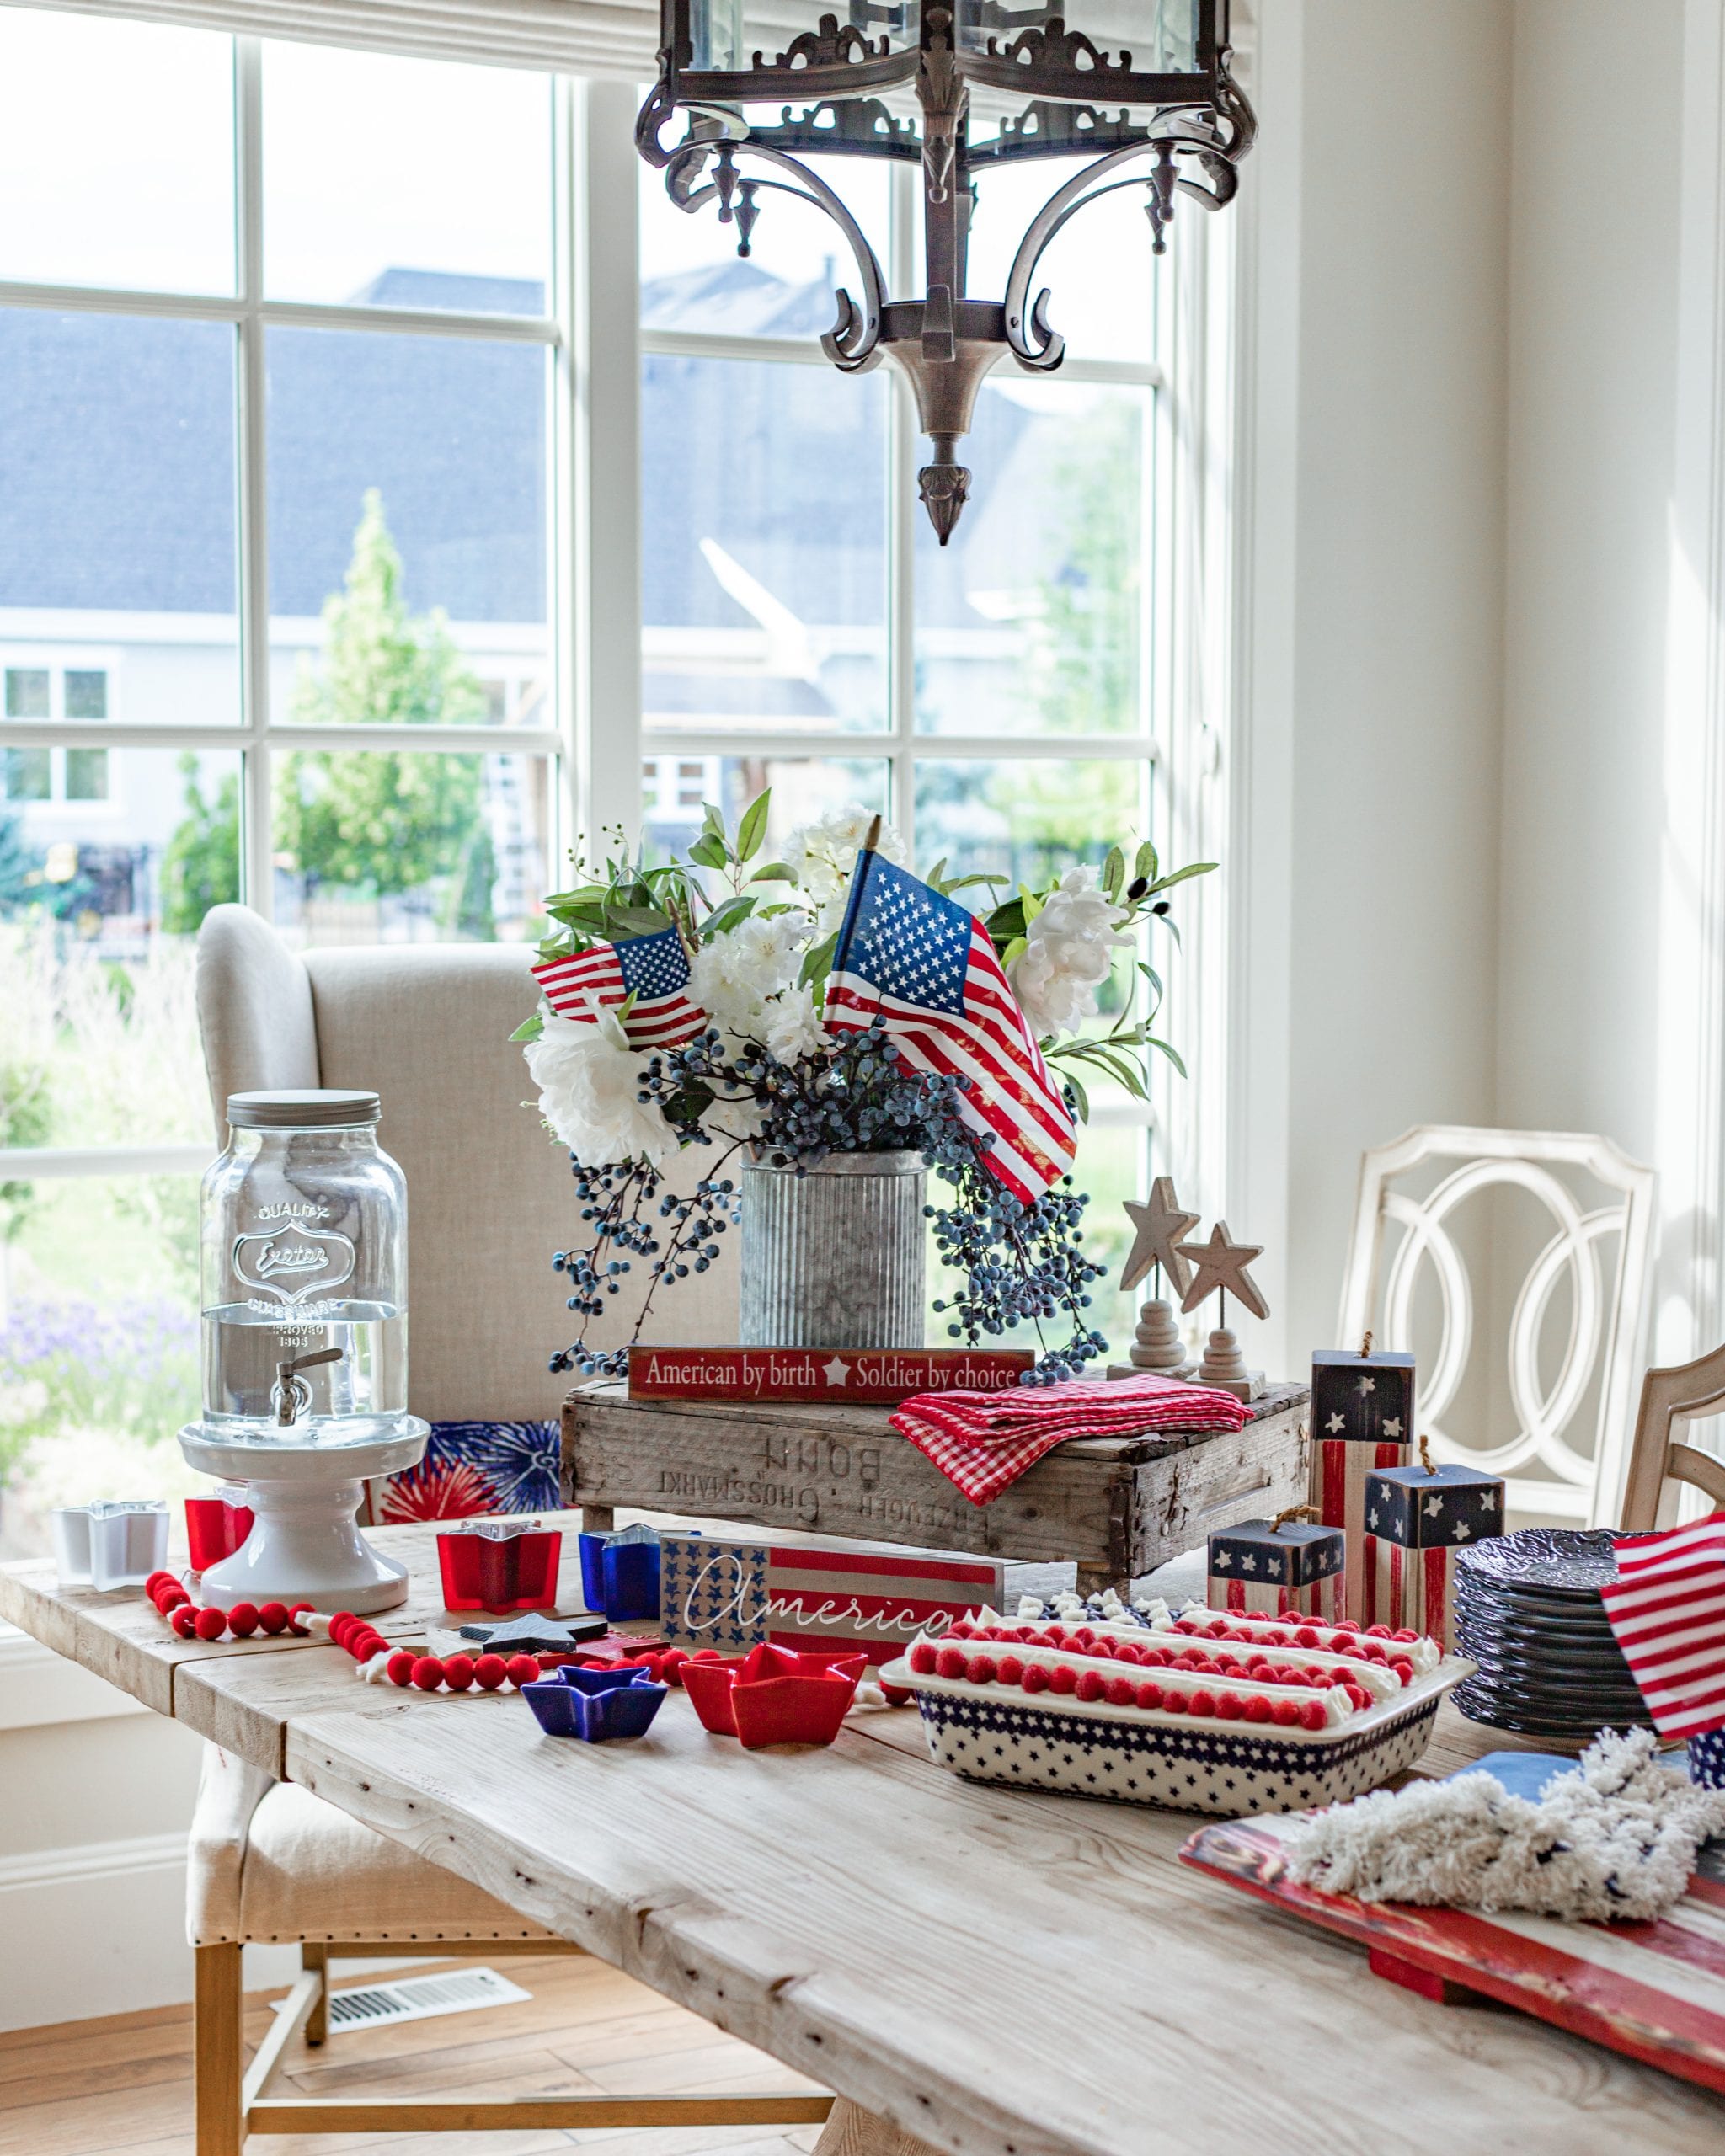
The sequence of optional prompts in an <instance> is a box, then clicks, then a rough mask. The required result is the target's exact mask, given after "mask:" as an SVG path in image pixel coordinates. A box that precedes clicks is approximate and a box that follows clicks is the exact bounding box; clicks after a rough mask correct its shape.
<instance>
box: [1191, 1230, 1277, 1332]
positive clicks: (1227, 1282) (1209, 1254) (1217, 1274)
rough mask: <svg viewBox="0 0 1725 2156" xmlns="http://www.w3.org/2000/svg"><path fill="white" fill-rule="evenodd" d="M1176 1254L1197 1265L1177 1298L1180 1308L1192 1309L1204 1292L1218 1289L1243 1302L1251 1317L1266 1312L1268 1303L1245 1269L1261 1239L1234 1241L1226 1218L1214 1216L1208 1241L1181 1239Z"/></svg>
mask: <svg viewBox="0 0 1725 2156" xmlns="http://www.w3.org/2000/svg"><path fill="white" fill-rule="evenodd" d="M1180 1254H1181V1256H1182V1257H1187V1258H1190V1259H1191V1261H1192V1262H1193V1264H1194V1266H1195V1267H1197V1271H1196V1272H1195V1273H1194V1274H1193V1276H1192V1285H1191V1286H1190V1287H1189V1288H1188V1289H1187V1290H1186V1293H1185V1294H1184V1295H1183V1297H1182V1299H1181V1302H1180V1307H1181V1309H1182V1310H1196V1309H1197V1307H1198V1305H1199V1304H1200V1303H1201V1302H1202V1301H1203V1300H1204V1297H1205V1296H1206V1295H1214V1294H1216V1293H1217V1292H1218V1291H1220V1293H1221V1294H1225V1295H1231V1296H1232V1297H1233V1298H1234V1299H1235V1300H1236V1302H1237V1303H1241V1304H1243V1305H1244V1306H1245V1307H1246V1309H1247V1310H1250V1311H1251V1313H1252V1315H1253V1316H1254V1317H1268V1315H1269V1314H1270V1306H1269V1305H1268V1303H1267V1302H1266V1301H1265V1300H1264V1299H1263V1295H1262V1294H1260V1293H1259V1291H1258V1283H1257V1282H1256V1281H1255V1280H1254V1279H1253V1278H1252V1275H1251V1274H1250V1273H1248V1272H1247V1269H1246V1268H1247V1266H1248V1265H1250V1264H1251V1262H1252V1259H1253V1258H1255V1257H1263V1244H1262V1243H1236V1241H1234V1239H1233V1237H1232V1236H1231V1235H1230V1234H1229V1233H1228V1224H1227V1222H1226V1220H1218V1221H1217V1222H1216V1224H1215V1227H1213V1228H1212V1229H1211V1230H1210V1241H1208V1242H1203V1243H1182V1244H1181V1246H1180Z"/></svg>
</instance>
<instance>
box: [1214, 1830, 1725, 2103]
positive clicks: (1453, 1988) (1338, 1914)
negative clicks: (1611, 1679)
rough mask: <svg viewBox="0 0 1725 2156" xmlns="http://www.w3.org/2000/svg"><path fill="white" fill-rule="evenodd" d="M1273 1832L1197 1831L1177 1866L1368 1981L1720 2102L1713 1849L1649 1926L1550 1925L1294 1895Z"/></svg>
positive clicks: (1723, 1971)
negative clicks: (1329, 1936)
mask: <svg viewBox="0 0 1725 2156" xmlns="http://www.w3.org/2000/svg"><path fill="white" fill-rule="evenodd" d="M1281 1824H1282V1822H1281V1821H1279V1820H1277V1819H1245V1820H1240V1821H1237V1822H1233V1823H1231V1824H1230V1825H1227V1826H1215V1827H1205V1828H1201V1829H1200V1830H1199V1833H1195V1834H1194V1836H1193V1837H1192V1838H1191V1840H1190V1841H1188V1843H1187V1844H1186V1845H1185V1847H1184V1848H1183V1849H1182V1850H1181V1851H1180V1856H1181V1860H1182V1861H1183V1862H1184V1863H1186V1864H1190V1865H1196V1866H1197V1868H1198V1869H1199V1870H1200V1871H1208V1872H1210V1873H1212V1874H1213V1875H1214V1876H1215V1877H1216V1878H1218V1879H1220V1880H1224V1881H1226V1883H1227V1884H1228V1885H1229V1886H1231V1887H1244V1888H1245V1890H1246V1892H1247V1893H1248V1894H1256V1895H1258V1896H1259V1897H1261V1898H1262V1899H1263V1900H1264V1901H1267V1902H1274V1903H1275V1905H1276V1906H1277V1908H1280V1909H1283V1910H1285V1911H1286V1912H1287V1913H1289V1914H1290V1915H1291V1916H1296V1917H1304V1918H1306V1919H1308V1921H1310V1922H1311V1923H1312V1924H1322V1925H1323V1926H1324V1928H1325V1929H1327V1930H1329V1931H1338V1932H1340V1933H1341V1934H1342V1935H1343V1937H1344V1938H1346V1939H1357V1940H1361V1941H1362V1942H1363V1943H1364V1944H1365V1945H1366V1946H1367V1947H1368V1948H1369V1949H1370V1966H1371V1967H1372V1969H1373V1970H1374V1971H1375V1972H1376V1974H1378V1975H1379V1976H1381V1977H1388V1978H1390V1979H1391V1982H1392V1983H1401V1984H1405V1985H1407V1988H1409V1989H1410V1990H1413V1991H1417V1992H1418V1993H1421V1994H1422V1995H1423V1997H1425V1998H1427V1999H1435V2000H1438V2001H1439V2002H1440V2003H1441V2004H1445V2005H1449V2004H1455V2003H1457V2002H1459V2001H1461V2000H1464V1999H1466V1997H1467V1995H1468V1993H1471V1992H1482V1993H1485V1994H1486V1995H1487V1997H1488V1998H1491V1999H1500V2000H1502V2001H1503V2004H1505V2005H1507V2006H1516V2007H1519V2008H1520V2009H1522V2010H1523V2012H1525V2013H1527V2014H1532V2015H1537V2016H1538V2018H1539V2019H1540V2020H1541V2021H1551V2022H1555V2023H1556V2024H1557V2026H1558V2027H1559V2028H1560V2029H1569V2030H1572V2031H1574V2033H1575V2034H1576V2035H1577V2036H1588V2037H1590V2038H1591V2039H1592V2040H1593V2041H1594V2042H1595V2043H1598V2044H1604V2045H1605V2046H1606V2047H1608V2048H1609V2049H1610V2050H1611V2051H1614V2052H1626V2053H1627V2054H1628V2056H1629V2057H1631V2058H1638V2059H1641V2060H1642V2061H1644V2062H1645V2063H1646V2064H1648V2065H1649V2066H1657V2067H1659V2068H1663V2069H1664V2072H1665V2073H1674V2074H1677V2075H1679V2076H1680V2078H1681V2079H1683V2080H1685V2081H1698V2082H1700V2083H1701V2085H1702V2087H1703V2088H1706V2089H1719V2090H1722V2091H1725V1864H1722V1863H1720V1862H1719V1861H1718V1860H1717V1855H1718V1852H1719V1850H1720V1848H1721V1845H1720V1844H1717V1843H1715V1844H1710V1845H1709V1847H1708V1849H1707V1851H1706V1869H1705V1870H1701V1871H1697V1872H1696V1875H1695V1876H1693V1877H1692V1878H1691V1879H1690V1882H1689V1891H1688V1892H1687V1893H1686V1894H1685V1897H1684V1898H1683V1899H1682V1900H1681V1901H1680V1903H1678V1904H1677V1906H1676V1908H1674V1909H1673V1910H1672V1912H1671V1913H1670V1914H1669V1916H1667V1917H1664V1918H1662V1919H1660V1920H1659V1922H1658V1923H1657V1924H1559V1923H1557V1921H1556V1920H1555V1919H1552V1918H1550V1917H1535V1916H1521V1915H1504V1916H1494V1917H1488V1916H1476V1915H1472V1914H1470V1913H1468V1912H1466V1910H1462V1909H1426V1908H1415V1907H1414V1906H1413V1904H1411V1903H1405V1902H1356V1901H1354V1900H1353V1899H1352V1898H1351V1897H1348V1896H1346V1895H1341V1894H1324V1893H1320V1892H1316V1890H1315V1889H1313V1888H1311V1887H1296V1886H1295V1884H1294V1883H1293V1881H1291V1880H1290V1879H1289V1878H1288V1877H1287V1876H1286V1873H1285V1871H1284V1857H1283V1851H1282V1843H1281V1839H1280V1837H1279V1834H1278V1833H1277V1828H1279V1826H1280V1825H1281Z"/></svg>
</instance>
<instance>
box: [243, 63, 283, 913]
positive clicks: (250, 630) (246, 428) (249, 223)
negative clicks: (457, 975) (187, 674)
mask: <svg viewBox="0 0 1725 2156" xmlns="http://www.w3.org/2000/svg"><path fill="white" fill-rule="evenodd" d="M263 82H264V78H263V52H262V49H261V47H260V46H259V43H258V40H256V39H255V38H237V39H236V40H234V157H235V166H234V210H235V222H236V227H237V243H238V249H237V251H238V269H239V300H240V313H239V323H238V330H239V398H238V409H239V441H238V450H239V455H238V477H239V504H238V522H239V638H240V713H241V722H242V734H243V749H242V755H243V766H244V774H245V777H244V814H243V817H242V819H241V825H240V828H241V832H242V841H241V860H240V894H241V896H242V897H243V899H244V900H245V902H246V903H247V905H249V906H251V907H252V908H253V909H254V910H255V911H257V912H258V913H260V914H262V915H263V916H264V919H265V920H266V921H268V920H270V919H272V918H273V916H274V914H275V889H274V885H275V871H274V847H273V846H272V844H271V833H270V784H271V779H270V740H269V732H270V559H269V539H268V526H267V517H268V502H267V488H268V463H269V445H268V438H267V432H266V412H265V390H266V376H265V365H266V357H265V353H264V320H263V315H262V312H261V303H262V300H263V292H264V126H263V123H264V86H263Z"/></svg>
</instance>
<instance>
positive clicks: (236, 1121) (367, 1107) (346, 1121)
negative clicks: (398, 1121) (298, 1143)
mask: <svg viewBox="0 0 1725 2156" xmlns="http://www.w3.org/2000/svg"><path fill="white" fill-rule="evenodd" d="M381 1113H382V1107H381V1106H380V1104H379V1102H378V1098H377V1095H376V1094H375V1093H366V1092H350V1091H345V1090H344V1089H342V1088H339V1087H336V1086H305V1087H302V1088H299V1089H297V1090H285V1091H277V1092H256V1093H230V1094H229V1095H228V1097H227V1120H228V1122H229V1123H230V1124H231V1125H232V1128H233V1129H236V1130H360V1129H364V1128H365V1127H366V1124H368V1123H376V1122H377V1118H378V1117H379V1115H380V1114H381Z"/></svg>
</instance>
